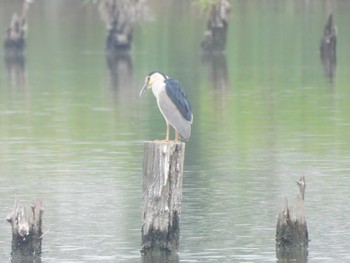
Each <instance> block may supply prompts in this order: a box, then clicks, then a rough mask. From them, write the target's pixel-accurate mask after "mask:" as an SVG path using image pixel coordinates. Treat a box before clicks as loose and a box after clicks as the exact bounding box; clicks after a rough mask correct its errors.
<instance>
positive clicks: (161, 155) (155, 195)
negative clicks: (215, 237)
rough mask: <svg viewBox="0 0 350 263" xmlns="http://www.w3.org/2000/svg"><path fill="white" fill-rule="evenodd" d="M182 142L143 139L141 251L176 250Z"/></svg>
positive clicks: (178, 232) (178, 231)
mask: <svg viewBox="0 0 350 263" xmlns="http://www.w3.org/2000/svg"><path fill="white" fill-rule="evenodd" d="M184 153H185V143H183V142H175V141H169V142H163V141H154V142H145V145H144V158H143V192H142V208H141V210H142V220H143V225H142V244H141V252H142V253H143V254H148V253H152V252H165V253H171V252H175V251H176V250H177V249H178V245H179V236H180V228H179V221H180V214H181V199H182V178H183V162H184Z"/></svg>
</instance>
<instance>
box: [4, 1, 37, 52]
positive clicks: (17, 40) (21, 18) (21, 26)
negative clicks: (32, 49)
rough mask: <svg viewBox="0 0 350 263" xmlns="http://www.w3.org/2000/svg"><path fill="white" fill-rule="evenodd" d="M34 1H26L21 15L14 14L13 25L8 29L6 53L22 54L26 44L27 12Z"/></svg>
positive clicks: (5, 41)
mask: <svg viewBox="0 0 350 263" xmlns="http://www.w3.org/2000/svg"><path fill="white" fill-rule="evenodd" d="M31 2H32V0H24V1H23V5H22V13H21V15H17V14H16V13H14V14H13V15H12V19H11V23H10V25H9V26H8V28H7V29H6V35H5V39H4V48H5V51H6V52H14V53H16V52H22V51H23V50H24V48H25V43H26V32H27V21H26V20H27V19H26V17H27V12H28V10H29V5H30V4H31Z"/></svg>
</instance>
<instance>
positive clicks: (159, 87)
mask: <svg viewBox="0 0 350 263" xmlns="http://www.w3.org/2000/svg"><path fill="white" fill-rule="evenodd" d="M164 89H165V84H164V82H163V81H161V80H159V81H157V82H155V83H153V85H152V92H153V95H154V96H155V97H156V98H158V96H159V93H161V92H162V91H164Z"/></svg>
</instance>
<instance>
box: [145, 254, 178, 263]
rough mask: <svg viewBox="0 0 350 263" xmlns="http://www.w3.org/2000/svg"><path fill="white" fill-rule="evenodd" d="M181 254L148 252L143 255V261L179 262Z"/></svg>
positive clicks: (151, 262)
mask: <svg viewBox="0 0 350 263" xmlns="http://www.w3.org/2000/svg"><path fill="white" fill-rule="evenodd" d="M178 262H179V255H178V254H177V253H175V254H170V255H168V254H165V253H157V254H154V253H153V254H147V255H142V263H178Z"/></svg>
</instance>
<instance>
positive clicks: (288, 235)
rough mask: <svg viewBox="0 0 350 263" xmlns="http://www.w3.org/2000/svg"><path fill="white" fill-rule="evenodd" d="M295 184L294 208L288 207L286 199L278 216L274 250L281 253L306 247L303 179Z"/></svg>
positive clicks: (307, 240)
mask: <svg viewBox="0 0 350 263" xmlns="http://www.w3.org/2000/svg"><path fill="white" fill-rule="evenodd" d="M297 184H298V187H299V194H298V195H297V200H296V205H295V207H294V208H293V207H290V206H288V200H287V198H286V199H285V203H284V209H283V211H282V212H281V213H280V214H279V216H278V221H277V226H276V248H277V250H278V252H281V253H283V251H286V250H289V249H295V248H297V249H301V250H305V249H307V247H308V242H309V239H308V231H307V225H306V220H305V216H304V195H305V187H306V184H305V177H304V176H302V177H300V179H299V181H297ZM293 212H294V214H293Z"/></svg>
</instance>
